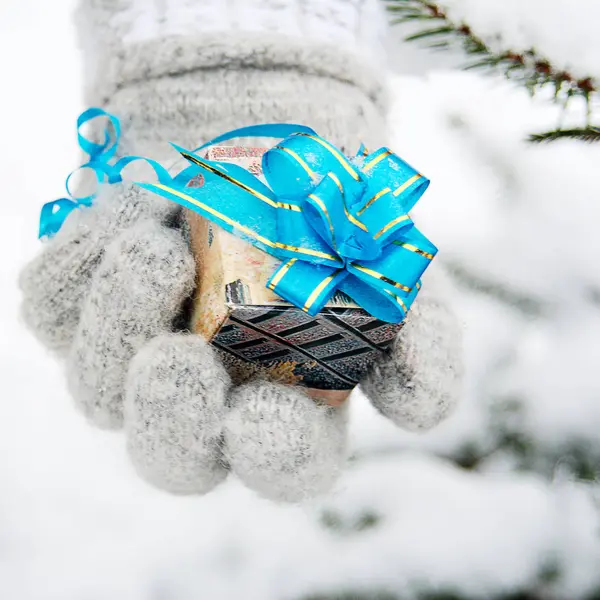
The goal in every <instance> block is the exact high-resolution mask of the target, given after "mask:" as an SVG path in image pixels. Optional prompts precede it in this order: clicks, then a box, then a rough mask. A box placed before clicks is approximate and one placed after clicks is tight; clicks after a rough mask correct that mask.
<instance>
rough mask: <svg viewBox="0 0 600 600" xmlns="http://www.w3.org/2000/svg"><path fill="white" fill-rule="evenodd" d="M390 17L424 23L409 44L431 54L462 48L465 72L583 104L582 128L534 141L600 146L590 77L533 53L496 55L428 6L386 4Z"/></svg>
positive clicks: (405, 0)
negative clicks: (498, 76) (490, 74)
mask: <svg viewBox="0 0 600 600" xmlns="http://www.w3.org/2000/svg"><path fill="white" fill-rule="evenodd" d="M384 2H386V4H387V9H388V11H389V12H390V13H391V14H392V16H393V19H392V23H393V24H408V23H420V24H423V29H420V30H418V31H416V32H414V33H412V34H410V35H408V36H407V37H406V38H405V39H406V41H421V42H425V43H426V47H427V48H431V49H446V48H451V47H456V46H460V47H462V49H463V51H464V52H465V53H466V54H468V55H470V56H472V57H473V60H472V61H471V62H470V63H469V64H467V65H466V67H465V68H466V69H489V70H494V71H497V72H501V73H502V74H503V75H504V76H505V77H507V78H508V79H510V80H511V81H515V82H517V83H519V84H521V85H523V86H525V87H526V88H527V89H528V90H529V91H530V93H531V94H535V93H536V92H538V91H539V90H541V89H542V88H550V89H551V90H552V92H553V97H554V100H555V101H556V102H559V103H561V104H562V105H563V106H564V107H565V108H566V106H567V105H568V104H569V102H570V101H571V100H572V99H573V98H581V99H583V101H584V102H585V105H586V107H587V111H586V113H587V117H586V122H585V123H584V124H582V126H581V127H580V128H570V129H562V128H560V127H559V128H558V129H557V130H556V131H551V132H545V133H541V134H535V135H532V136H531V137H530V141H535V142H540V141H555V140H558V139H564V138H571V139H578V140H583V141H587V142H596V141H600V129H599V128H598V127H595V126H593V125H592V123H591V106H592V99H593V97H594V95H595V94H597V93H598V91H599V89H600V81H598V80H597V79H595V78H594V77H592V76H584V77H577V76H575V75H574V74H573V73H571V72H570V71H569V70H568V69H564V68H559V67H557V66H555V65H554V64H553V63H552V62H551V61H550V60H549V59H548V58H547V57H545V56H543V55H541V54H539V53H538V51H536V50H535V49H534V48H533V47H532V48H529V49H526V50H513V49H510V48H505V49H500V50H496V49H494V48H492V47H491V46H490V45H489V44H488V43H487V42H486V41H484V39H483V37H482V36H480V35H478V34H477V33H476V32H475V31H474V30H473V28H472V27H471V26H470V25H468V24H467V23H465V22H464V21H458V20H454V19H453V18H452V17H451V16H450V15H449V13H448V11H447V9H446V8H444V7H443V6H441V5H440V4H439V3H437V2H430V1H428V0H384Z"/></svg>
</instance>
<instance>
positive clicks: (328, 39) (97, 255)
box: [20, 0, 460, 501]
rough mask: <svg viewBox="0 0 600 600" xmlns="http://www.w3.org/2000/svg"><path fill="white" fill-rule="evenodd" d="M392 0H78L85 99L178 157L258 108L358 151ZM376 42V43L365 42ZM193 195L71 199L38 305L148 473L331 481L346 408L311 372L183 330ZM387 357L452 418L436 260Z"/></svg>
mask: <svg viewBox="0 0 600 600" xmlns="http://www.w3.org/2000/svg"><path fill="white" fill-rule="evenodd" d="M380 10H381V9H380V2H379V0H363V1H358V0H310V1H309V0H305V1H303V0H229V1H228V2H223V1H222V0H164V1H163V2H160V3H150V2H147V1H146V0H81V5H80V8H79V10H78V13H77V14H78V25H79V30H80V32H81V44H82V47H83V51H84V58H85V61H86V64H87V67H88V68H87V69H86V73H87V74H88V81H87V84H86V96H87V97H86V100H87V102H88V103H89V104H90V105H102V106H104V107H105V108H106V109H107V110H108V111H110V112H112V113H114V114H116V115H117V116H118V117H119V118H120V119H121V120H122V123H123V139H122V149H121V151H122V152H123V153H124V154H140V155H143V156H149V157H152V158H155V159H157V160H162V161H164V162H167V163H168V162H170V161H171V160H172V159H173V155H172V154H170V153H169V148H168V144H167V142H168V141H175V142H177V143H179V144H181V145H183V146H186V147H195V146H197V145H198V144H199V143H200V142H201V141H204V140H206V139H208V138H212V137H214V136H216V135H217V134H219V133H222V132H224V131H227V130H229V129H232V128H235V127H239V126H242V125H248V124H252V123H258V122H296V123H305V124H308V125H310V126H311V127H313V128H314V129H316V130H317V131H318V132H319V133H320V134H321V135H323V136H325V137H326V138H328V139H330V140H331V141H332V142H334V143H336V144H337V145H338V146H341V147H343V148H346V149H347V150H348V152H350V151H353V150H355V149H356V148H357V146H358V144H359V143H360V142H361V141H364V142H365V143H366V144H367V145H369V144H370V145H371V146H372V147H376V146H378V145H382V144H383V143H385V129H384V126H385V119H384V101H383V96H382V86H381V79H380V77H379V76H378V74H377V69H376V65H377V62H378V60H380V57H381V55H382V51H381V46H380V37H381V31H382V26H383V16H382V14H381V13H380ZM359 54H360V56H359ZM177 210H178V208H177V207H176V206H175V205H173V204H170V203H168V202H167V201H165V200H163V199H161V198H158V197H156V196H154V195H150V194H148V193H147V192H145V191H143V190H140V189H136V188H133V187H131V186H130V185H129V184H118V185H113V186H106V187H104V188H102V190H101V193H100V195H99V197H98V198H97V199H96V200H95V202H94V205H93V206H92V207H91V208H86V209H81V210H76V211H73V212H72V213H71V214H70V215H69V217H68V219H67V220H66V222H65V224H64V225H63V227H62V229H61V230H60V232H59V233H58V234H57V235H56V236H55V237H54V238H52V239H51V240H48V241H46V242H45V243H44V244H43V247H42V250H41V252H40V254H39V256H38V257H36V258H35V259H34V261H33V262H32V263H31V264H29V265H28V266H27V267H26V268H25V269H24V270H23V273H22V275H21V280H20V284H21V288H22V291H23V315H24V318H25V320H26V322H27V323H28V325H29V326H30V328H31V329H32V331H33V332H34V333H35V334H36V335H37V336H38V337H39V339H40V340H41V341H42V342H43V343H44V344H45V345H46V346H47V347H49V348H51V349H52V350H54V351H55V352H56V353H57V354H59V356H61V358H63V359H64V360H65V361H66V366H67V375H68V383H69V388H70V390H71V392H72V394H73V396H74V398H75V400H76V403H77V404H78V406H79V407H80V408H81V409H82V411H83V413H84V414H85V415H86V416H87V417H88V418H89V419H90V420H91V421H92V422H93V423H95V424H97V425H98V426H101V427H106V428H121V427H123V428H124V430H125V434H126V436H127V444H128V449H129V452H130V456H131V459H132V461H133V463H134V464H135V466H136V469H137V470H138V472H139V473H140V474H141V476H142V477H144V478H145V479H147V480H148V481H150V482H151V483H153V484H155V485H157V486H159V487H162V488H164V489H167V490H169V491H171V492H173V493H205V492H207V491H209V490H210V489H212V488H213V487H214V486H215V485H217V484H218V483H219V482H220V481H222V480H223V479H224V477H225V476H226V474H227V471H228V470H231V471H233V472H234V473H235V474H236V475H237V476H238V477H239V478H240V479H241V480H242V481H244V482H245V484H246V485H248V486H250V487H252V488H253V489H255V490H257V491H258V492H259V493H261V494H262V495H264V496H267V497H269V498H273V499H278V500H285V501H297V500H301V499H303V498H306V497H310V496H313V495H315V494H318V493H322V492H324V491H326V490H327V489H329V488H330V487H331V485H332V483H333V482H334V481H335V477H336V474H337V473H338V472H339V470H340V468H341V466H342V464H343V460H344V451H345V439H346V431H345V429H346V416H347V415H346V413H347V409H346V408H344V407H342V408H332V407H327V406H321V405H318V404H316V403H315V402H313V400H311V399H310V398H308V397H307V396H306V395H305V394H304V393H303V392H302V390H301V389H299V388H292V387H286V386H283V385H278V384H273V383H265V382H259V381H256V382H253V383H250V384H247V385H244V386H241V387H238V388H235V389H232V386H231V383H230V381H229V378H228V375H227V373H226V372H225V370H224V368H223V367H222V365H221V364H220V363H219V362H218V361H217V360H216V358H215V355H214V354H213V352H212V350H211V348H210V346H208V344H206V343H205V342H204V341H203V340H202V339H201V338H200V337H198V336H193V335H189V334H183V333H174V331H175V327H174V322H175V321H176V319H177V317H178V315H179V314H180V313H181V310H182V305H183V303H184V301H185V300H186V298H188V297H189V295H190V294H191V293H192V291H193V287H194V270H195V269H194V261H193V258H192V255H191V252H190V250H189V247H188V244H187V242H186V241H185V237H184V235H183V234H182V232H181V231H180V230H179V229H178V227H177V225H176V223H177V222H178V220H177V218H175V217H174V213H176V212H177ZM431 271H432V273H431V275H428V276H426V278H425V279H424V286H423V290H422V291H421V293H420V296H419V298H418V299H417V301H416V302H415V304H414V307H413V310H412V311H411V313H410V315H409V317H408V319H407V322H406V325H405V326H404V327H403V329H402V330H401V332H400V334H399V336H398V338H397V340H396V342H395V346H394V351H393V353H392V355H391V357H389V358H388V359H386V360H385V361H383V362H382V363H381V364H380V365H378V366H376V367H375V368H374V369H373V370H372V372H371V373H370V375H369V376H368V377H367V379H366V381H365V382H363V384H362V385H363V389H364V391H365V392H366V394H367V395H368V397H369V398H370V400H371V401H372V402H373V404H374V405H375V406H376V407H377V409H378V410H379V411H380V412H381V413H383V414H384V415H385V416H387V417H389V418H390V419H392V420H393V421H394V422H395V423H397V424H398V425H400V426H404V427H407V428H409V429H425V428H428V427H431V426H433V425H435V424H436V423H437V422H438V421H439V420H440V419H442V418H443V417H444V416H445V415H446V414H447V413H448V411H449V410H450V408H451V407H452V405H453V404H454V402H455V400H456V398H457V394H458V391H457V383H458V375H459V373H458V365H459V364H460V346H459V344H460V341H459V340H460V331H459V328H458V326H457V323H456V321H455V320H454V319H453V317H452V315H451V314H450V313H449V312H448V310H447V308H446V306H445V305H444V302H443V300H444V292H443V291H442V290H441V289H440V287H439V285H440V282H439V281H437V279H438V278H437V277H436V275H435V271H434V268H432V269H431Z"/></svg>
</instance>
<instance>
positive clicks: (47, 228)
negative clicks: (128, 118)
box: [38, 108, 171, 238]
mask: <svg viewBox="0 0 600 600" xmlns="http://www.w3.org/2000/svg"><path fill="white" fill-rule="evenodd" d="M98 117H105V118H106V119H108V123H110V125H112V133H111V130H110V128H109V125H108V124H107V125H106V127H105V129H104V141H103V142H102V143H100V144H99V143H96V142H92V141H91V140H88V139H87V138H86V137H85V136H84V135H83V134H82V133H81V129H82V127H83V126H84V125H85V124H86V123H88V122H89V121H92V120H93V119H96V118H98ZM120 137H121V124H120V122H119V119H118V118H117V117H115V116H114V115H111V114H110V113H108V112H106V111H105V110H103V109H102V108H89V109H87V110H85V111H84V112H82V113H81V114H80V115H79V117H78V118H77V141H78V143H79V147H80V148H81V149H82V150H83V151H84V152H85V153H86V154H88V155H89V160H88V161H87V162H86V163H84V164H83V165H81V166H80V167H78V168H77V169H75V171H73V172H71V173H70V174H69V176H68V177H67V180H66V182H65V188H66V190H67V194H68V195H69V197H68V198H59V199H58V200H53V201H52V202H47V203H46V204H44V205H43V206H42V210H41V214H40V228H39V234H38V237H40V238H43V237H52V236H53V235H55V234H56V233H57V232H58V231H59V230H60V228H61V227H62V225H63V223H64V221H65V219H66V218H67V217H68V216H69V215H70V214H71V212H72V211H73V210H74V209H76V208H81V207H82V206H91V205H92V202H93V200H94V198H95V197H96V196H97V195H98V191H97V190H96V191H95V192H94V193H92V194H90V195H88V196H80V197H77V196H76V195H75V194H74V193H73V192H71V189H70V183H71V178H72V177H73V175H75V173H77V171H80V170H81V169H91V170H92V171H93V172H94V174H95V176H96V180H97V182H98V185H100V184H102V183H104V182H107V183H118V182H120V181H122V177H121V171H122V170H123V169H124V168H125V167H126V166H127V165H129V164H131V163H132V162H134V161H138V160H142V161H144V162H146V163H148V164H149V165H150V166H151V167H152V169H153V170H154V172H155V173H156V175H157V177H158V180H159V181H160V182H163V183H167V182H170V181H171V177H170V176H169V174H168V171H167V170H166V169H164V168H163V167H162V166H161V165H160V164H159V163H157V162H156V161H154V160H150V159H146V158H143V157H141V156H127V157H123V158H121V159H119V160H118V161H116V162H115V163H114V164H111V161H112V159H113V158H114V156H115V154H116V152H117V147H118V144H119V140H120Z"/></svg>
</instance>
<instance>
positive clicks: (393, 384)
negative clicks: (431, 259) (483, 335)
mask: <svg viewBox="0 0 600 600" xmlns="http://www.w3.org/2000/svg"><path fill="white" fill-rule="evenodd" d="M449 289H450V287H449V283H448V281H447V279H446V277H445V275H444V272H443V271H442V270H441V269H440V268H439V266H438V265H433V266H432V267H430V269H429V270H428V271H427V273H426V275H425V276H424V278H423V288H422V289H421V291H420V292H419V295H418V296H417V299H416V300H415V302H414V303H413V306H412V308H411V310H410V312H409V313H408V317H407V318H406V322H405V324H404V326H403V327H402V329H401V330H400V333H399V334H398V335H397V337H396V339H395V340H394V347H393V349H392V352H391V354H390V356H389V357H388V358H386V359H384V360H382V361H380V362H379V363H376V364H375V366H374V367H373V368H372V369H371V371H370V372H369V373H368V375H367V376H366V377H365V379H364V381H362V382H361V388H362V390H363V391H364V392H365V394H366V395H367V397H368V398H369V399H370V400H371V402H372V403H373V405H374V406H375V408H377V410H378V411H379V412H380V413H381V414H383V415H384V416H385V417H387V418H388V419H390V420H391V421H393V422H394V423H395V424H396V425H398V426H400V427H403V428H404V429H408V430H410V431H423V430H427V429H431V428H432V427H434V426H435V425H437V424H438V423H439V422H440V421H442V420H443V419H444V418H446V417H447V416H448V415H449V414H450V412H451V411H452V409H453V408H454V407H455V405H456V403H457V402H458V399H459V398H460V394H461V382H462V357H461V354H462V328H461V325H460V322H459V321H458V320H457V318H456V317H455V315H454V314H453V312H452V309H451V308H450V305H449V303H448V301H447V297H448V291H449Z"/></svg>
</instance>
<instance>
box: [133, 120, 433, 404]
mask: <svg viewBox="0 0 600 600" xmlns="http://www.w3.org/2000/svg"><path fill="white" fill-rule="evenodd" d="M256 136H262V137H265V138H271V139H279V140H281V141H280V142H278V143H276V145H274V146H272V147H269V149H266V148H250V147H244V146H224V145H223V143H224V142H226V141H229V140H231V139H235V138H243V137H256ZM174 147H175V148H176V149H178V150H179V151H180V153H181V155H182V156H183V158H185V160H186V161H187V164H188V166H187V167H186V168H184V169H183V170H182V171H181V172H179V173H178V174H176V175H175V176H174V177H172V176H171V175H170V174H169V173H167V172H166V171H165V170H164V169H162V168H161V169H155V170H156V172H157V175H158V176H159V182H158V183H155V184H150V183H140V185H141V186H142V187H145V188H146V189H149V190H151V191H153V192H155V193H157V194H160V195H162V196H164V197H166V198H169V199H170V200H173V201H174V202H177V203H179V204H181V205H182V206H183V207H185V208H186V209H188V210H187V217H186V218H187V220H188V223H189V229H190V238H191V243H192V248H193V251H194V254H195V257H196V263H197V270H198V285H197V291H196V295H195V300H194V310H193V318H192V324H191V328H192V330H193V331H194V332H196V333H198V334H200V335H203V336H204V337H205V338H206V339H207V340H209V341H210V343H211V344H212V345H213V346H214V347H215V349H216V351H217V352H218V353H219V354H220V356H221V358H222V360H223V362H224V364H225V365H226V367H227V369H228V370H229V372H230V374H231V376H232V379H233V381H234V382H235V383H236V384H239V383H242V382H244V381H246V380H248V379H250V378H253V377H257V376H258V377H264V378H268V379H272V380H275V381H279V382H284V383H288V384H293V385H298V386H302V387H304V388H306V390H307V392H308V393H309V394H310V395H312V396H313V397H314V398H315V399H317V400H320V401H323V402H327V403H331V404H339V403H340V402H343V400H344V399H345V398H346V397H347V396H348V395H349V393H350V391H351V390H352V389H353V388H354V387H355V386H356V384H357V383H358V382H359V381H360V380H361V378H362V377H363V376H364V374H365V372H366V371H367V370H368V369H369V367H370V366H371V365H372V364H373V362H374V361H376V360H379V359H381V357H382V355H383V354H384V353H385V352H386V351H387V350H388V349H389V347H390V345H391V343H392V341H393V339H394V337H395V336H396V334H397V333H398V330H399V329H400V327H401V324H402V322H403V321H404V319H405V317H406V314H407V313H408V311H409V310H410V307H411V304H412V302H413V301H414V299H415V297H416V295H417V293H418V291H419V289H420V277H421V275H422V273H423V272H424V271H425V269H426V268H427V266H428V265H429V263H430V261H431V260H432V259H433V258H434V255H435V253H436V252H437V248H436V247H435V246H434V245H433V244H432V243H431V242H430V241H429V240H428V239H427V238H426V237H425V236H424V235H423V234H422V233H420V231H418V229H417V228H416V227H415V225H414V223H413V221H412V219H411V217H410V215H409V211H410V210H411V209H412V207H413V206H414V205H415V203H416V202H417V201H418V200H419V198H420V197H421V195H422V194H423V192H424V191H425V189H426V188H427V186H428V184H429V181H428V180H427V179H426V178H425V177H423V176H422V175H421V174H420V173H419V172H418V171H416V170H415V169H414V168H413V167H411V166H410V165H409V164H408V163H406V162H405V161H403V160H402V159H401V158H399V157H398V156H397V155H396V154H394V153H393V152H392V151H391V150H389V149H388V148H379V149H378V150H376V151H375V152H373V153H369V152H368V151H367V150H366V149H365V148H364V147H362V146H361V148H359V150H358V153H357V154H356V155H355V156H352V157H348V156H345V155H344V154H343V153H342V152H341V151H340V150H339V149H337V148H336V147H335V146H333V145H332V144H331V143H329V142H328V141H327V140H325V139H324V138H322V137H320V136H319V135H318V134H317V133H316V132H315V131H313V130H312V129H310V128H308V127H305V126H302V125H291V124H270V125H256V126H250V127H245V128H242V129H238V130H235V131H232V132H228V133H226V134H223V135H222V136H219V137H217V138H215V139H214V140H211V141H210V142H208V143H207V144H205V145H204V146H201V147H200V148H198V149H197V150H195V151H189V150H185V149H183V148H179V147H178V146H175V145H174ZM207 148H208V150H207ZM171 172H173V170H172V171H171Z"/></svg>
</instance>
